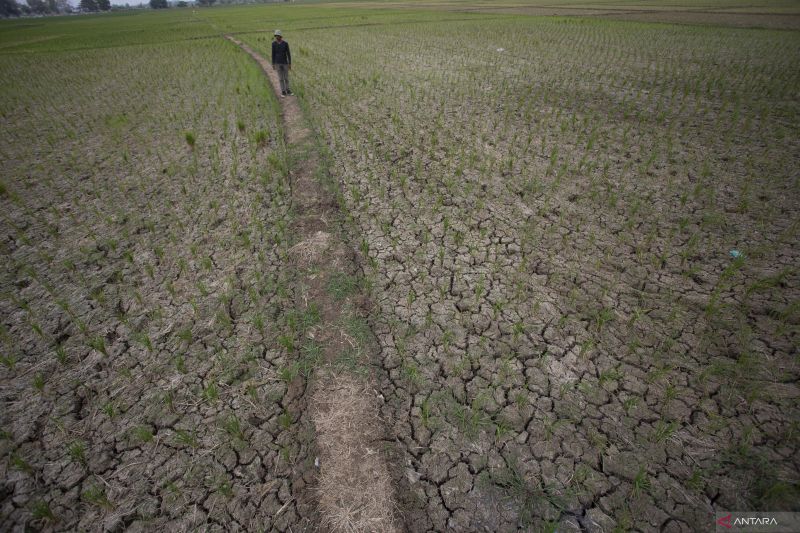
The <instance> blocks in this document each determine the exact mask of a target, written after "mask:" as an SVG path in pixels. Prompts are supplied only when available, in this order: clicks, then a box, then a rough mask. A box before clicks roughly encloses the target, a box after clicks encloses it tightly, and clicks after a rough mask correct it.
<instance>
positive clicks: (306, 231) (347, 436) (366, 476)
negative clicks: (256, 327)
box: [225, 35, 399, 532]
mask: <svg viewBox="0 0 800 533" xmlns="http://www.w3.org/2000/svg"><path fill="white" fill-rule="evenodd" d="M225 38H226V39H228V40H229V41H231V42H232V43H234V44H236V45H237V46H239V47H240V48H241V49H242V50H243V51H245V52H246V53H247V54H249V55H250V56H251V57H252V58H253V59H254V60H255V61H256V62H257V63H258V65H259V66H260V67H261V69H262V71H263V72H264V74H265V75H266V76H267V78H268V79H269V81H270V83H271V84H272V87H273V89H274V90H275V93H276V94H278V92H279V90H280V89H279V83H278V77H277V74H276V73H275V72H274V71H273V70H272V66H271V64H270V62H269V61H267V60H266V59H264V58H263V57H261V56H260V55H259V54H258V53H257V52H255V51H254V50H253V49H251V48H250V47H249V46H248V45H247V44H245V43H243V42H241V41H239V40H238V39H236V38H235V37H234V36H231V35H225ZM280 105H281V116H282V119H283V129H284V135H285V142H286V148H287V151H288V153H289V159H290V161H291V164H290V168H289V169H288V172H289V177H290V183H291V201H292V208H291V227H290V229H291V234H292V236H293V237H294V239H295V242H297V244H295V245H294V246H293V247H292V248H291V249H290V253H289V257H288V265H287V268H291V269H292V270H293V274H294V275H293V280H294V281H293V283H292V287H291V289H292V293H293V294H294V299H295V306H296V311H299V316H301V317H306V318H305V319H300V322H304V323H303V324H299V325H298V328H299V329H300V330H301V331H302V332H303V338H302V340H301V341H300V343H299V346H293V347H292V348H291V349H292V350H293V351H294V353H295V354H296V356H297V368H298V369H302V371H298V372H297V376H296V377H295V378H294V379H296V380H304V379H305V380H307V386H306V387H305V391H306V392H305V394H306V400H307V401H306V402H304V403H305V404H306V405H307V406H308V407H307V408H308V412H307V413H305V414H304V416H305V415H309V416H310V418H311V420H312V422H313V425H314V430H315V434H316V448H317V457H315V461H314V463H315V465H316V467H317V468H318V469H319V471H318V475H317V479H316V484H315V485H316V486H313V485H312V486H305V485H304V484H300V485H301V486H302V488H299V489H297V490H298V492H302V494H300V493H298V494H293V495H292V496H293V498H295V499H297V500H298V501H306V502H308V501H314V502H315V503H316V506H317V511H318V520H319V524H318V526H319V527H320V528H321V529H323V530H331V531H387V532H388V531H397V530H399V527H398V525H397V524H398V522H399V521H398V520H397V519H396V517H395V516H394V509H395V508H396V506H395V501H394V500H395V498H394V495H393V489H392V482H391V477H390V472H389V466H388V461H387V454H388V452H387V449H386V446H385V444H386V439H385V433H386V431H385V428H384V425H383V423H382V422H381V420H380V418H379V407H380V406H379V402H380V400H381V399H382V396H380V394H379V393H378V392H377V391H376V387H375V385H374V383H375V379H374V376H373V375H372V370H371V369H372V368H374V364H373V361H374V359H375V354H376V353H377V343H376V342H375V338H374V336H373V335H372V332H371V331H370V329H369V326H368V324H367V322H366V320H365V316H366V314H367V309H366V307H367V305H368V304H367V301H368V300H367V299H366V298H365V297H364V296H363V295H362V294H360V290H359V287H360V284H359V283H358V281H357V280H358V268H357V264H356V259H357V256H356V254H355V252H354V250H353V249H352V248H350V247H348V246H347V245H346V243H345V242H344V241H343V238H342V235H343V233H344V232H343V231H341V227H340V222H339V221H340V213H339V208H338V204H337V202H336V196H335V192H334V191H330V190H327V189H326V187H325V185H324V184H323V183H322V181H321V180H320V179H318V176H319V175H320V174H321V173H322V172H323V171H322V168H321V163H320V155H319V152H318V151H317V148H316V145H315V142H314V139H313V136H312V134H311V130H310V128H308V127H307V125H306V123H305V120H304V117H303V113H302V110H301V109H300V106H299V104H298V102H297V100H296V99H295V97H288V98H284V99H281V100H280ZM300 387H302V385H300ZM293 490H294V489H293Z"/></svg>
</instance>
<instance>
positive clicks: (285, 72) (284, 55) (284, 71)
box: [272, 30, 292, 98]
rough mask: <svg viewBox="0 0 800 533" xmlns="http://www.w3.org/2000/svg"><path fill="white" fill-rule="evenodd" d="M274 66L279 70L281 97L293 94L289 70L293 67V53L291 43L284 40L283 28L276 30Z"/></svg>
mask: <svg viewBox="0 0 800 533" xmlns="http://www.w3.org/2000/svg"><path fill="white" fill-rule="evenodd" d="M272 68H273V69H275V70H276V71H278V79H279V80H280V82H281V98H283V97H284V96H291V95H292V91H291V89H289V71H290V70H291V69H292V53H291V52H290V51H289V43H287V42H286V41H284V40H283V36H282V35H281V30H275V40H274V41H272Z"/></svg>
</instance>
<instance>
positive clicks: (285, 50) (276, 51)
mask: <svg viewBox="0 0 800 533" xmlns="http://www.w3.org/2000/svg"><path fill="white" fill-rule="evenodd" d="M272 64H273V65H291V64H292V53H291V52H290V51H289V43H287V42H286V41H281V42H278V41H272Z"/></svg>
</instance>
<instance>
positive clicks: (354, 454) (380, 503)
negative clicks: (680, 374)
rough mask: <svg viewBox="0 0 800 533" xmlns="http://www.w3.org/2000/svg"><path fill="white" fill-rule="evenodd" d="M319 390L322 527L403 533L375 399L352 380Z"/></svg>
mask: <svg viewBox="0 0 800 533" xmlns="http://www.w3.org/2000/svg"><path fill="white" fill-rule="evenodd" d="M320 385H321V386H320V388H319V389H317V391H316V393H315V394H314V397H313V402H312V405H313V406H314V412H313V420H314V424H315V426H316V430H317V439H318V444H319V449H320V481H319V487H318V489H317V490H318V491H319V506H320V514H321V516H322V525H323V526H324V527H325V528H329V529H330V530H331V531H347V532H356V531H358V532H362V531H381V532H384V531H386V532H388V531H399V529H398V527H397V525H396V523H395V520H394V516H393V510H394V502H393V499H392V486H391V478H390V476H389V471H388V468H387V466H386V462H385V459H384V456H383V454H382V453H381V450H380V443H379V442H380V439H381V437H382V433H381V425H380V422H379V420H378V415H377V405H376V402H375V398H374V396H373V395H372V394H371V392H370V390H369V389H367V387H366V386H365V385H364V384H363V383H362V382H359V381H358V379H357V378H355V377H353V376H349V375H344V376H341V375H339V376H329V377H326V378H325V380H323V382H321V383H320Z"/></svg>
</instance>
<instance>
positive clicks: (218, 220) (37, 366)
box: [0, 39, 316, 531]
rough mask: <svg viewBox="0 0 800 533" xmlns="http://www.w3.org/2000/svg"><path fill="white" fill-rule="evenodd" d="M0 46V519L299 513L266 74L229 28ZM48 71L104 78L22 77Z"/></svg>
mask: <svg viewBox="0 0 800 533" xmlns="http://www.w3.org/2000/svg"><path fill="white" fill-rule="evenodd" d="M2 61H3V65H2V67H3V70H4V72H9V73H10V72H13V71H14V69H17V70H18V75H17V76H5V75H4V76H3V82H2V83H3V85H4V94H6V95H15V96H13V97H12V96H9V97H8V98H7V99H6V100H5V101H4V105H5V108H4V119H3V120H4V122H5V123H6V124H7V125H8V131H9V132H10V135H11V136H12V137H13V138H14V139H15V142H14V143H10V144H6V145H5V146H4V147H3V149H2V150H3V154H2V155H3V160H4V161H5V162H6V163H5V165H4V168H3V173H2V180H3V189H2V197H0V203H2V226H1V227H2V236H1V237H0V247H2V255H3V258H4V260H3V263H2V269H1V270H0V275H1V277H0V287H1V288H2V294H3V298H2V299H0V316H2V324H1V327H0V339H2V356H3V360H2V361H3V366H2V367H0V401H2V408H0V429H2V438H1V439H0V453H2V457H3V460H2V461H1V462H0V479H2V484H1V485H0V502H2V503H0V505H1V507H0V529H1V530H3V531H24V530H32V529H44V530H58V531H75V530H92V531H101V530H109V531H122V530H126V531H152V530H161V531H197V530H207V531H215V530H247V531H259V530H264V531H289V530H294V531H297V530H298V529H303V528H306V527H309V524H313V523H314V522H315V516H316V511H315V509H316V507H315V505H313V504H312V502H311V501H310V500H307V499H303V497H302V495H303V494H305V492H304V487H306V486H309V485H310V484H311V483H312V482H313V481H314V479H313V478H314V467H313V463H314V456H315V453H314V452H315V450H314V443H313V433H314V431H313V424H312V421H311V419H310V417H309V415H308V414H307V413H308V412H309V409H308V405H307V400H306V395H305V388H306V384H305V381H304V380H303V379H296V378H295V377H294V376H293V372H292V369H293V368H294V364H295V359H296V357H295V354H294V353H293V352H292V349H291V348H292V344H293V342H294V341H295V340H296V335H297V328H296V319H297V316H299V315H300V314H301V313H299V312H294V311H292V310H293V309H294V301H295V298H294V294H293V293H292V292H291V280H290V279H289V278H290V277H291V275H290V273H288V272H287V271H286V262H285V258H286V257H287V256H288V255H289V249H290V248H291V246H292V242H291V235H290V230H289V225H290V223H291V220H290V210H291V203H292V198H291V197H290V184H289V181H288V176H287V175H286V171H285V165H284V162H285V159H286V155H285V152H284V141H283V139H282V137H281V134H280V132H281V123H280V117H279V116H278V115H277V114H276V112H275V106H274V103H275V99H274V96H272V93H271V91H270V90H269V89H268V88H266V87H264V83H263V78H262V77H261V74H260V72H259V71H258V69H257V68H255V66H254V65H252V63H251V62H250V60H249V59H248V58H247V57H246V56H244V54H241V52H240V51H239V50H238V49H235V48H234V47H231V46H230V45H229V44H228V43H226V42H224V41H223V40H222V39H216V40H215V41H199V42H194V43H171V44H169V45H168V46H162V45H158V46H138V47H129V48H125V47H118V48H114V49H99V50H83V51H81V52H79V53H73V52H69V53H64V54H61V55H59V57H58V58H53V57H49V56H44V55H43V56H39V57H36V58H32V59H30V60H27V59H25V58H23V59H20V58H17V57H15V58H12V59H8V58H3V60H2ZM99 67H102V68H99ZM131 71H135V72H137V74H138V75H137V77H135V78H133V79H131V78H130V76H128V74H129V73H130V72H131ZM176 73H181V75H180V76H177V77H176V76H175V74H176ZM23 84H24V85H25V90H23V91H20V90H19V86H21V85H23ZM52 84H55V85H56V86H64V87H70V88H71V89H73V90H74V91H75V94H83V93H86V94H90V93H91V94H94V93H93V91H96V90H97V87H104V88H105V89H107V91H104V92H102V93H99V94H98V95H97V97H96V98H95V100H94V104H93V105H92V106H90V107H80V108H76V107H75V106H76V102H75V101H74V99H72V98H70V97H67V95H60V94H53V93H51V92H46V93H45V92H41V91H40V92H37V91H34V90H31V89H30V88H31V87H47V86H52ZM184 94H194V95H198V97H197V98H196V99H186V98H184V96H183V95H184ZM230 94H238V95H239V96H238V97H237V98H235V99H231V98H229V95H230ZM143 95H144V96H143ZM200 95H202V96H200ZM187 132H189V133H191V134H192V135H191V136H190V135H189V133H187ZM275 132H277V135H276V133H275ZM45 139H48V141H45ZM190 141H191V142H190ZM120 146H123V147H125V148H123V149H120Z"/></svg>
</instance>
